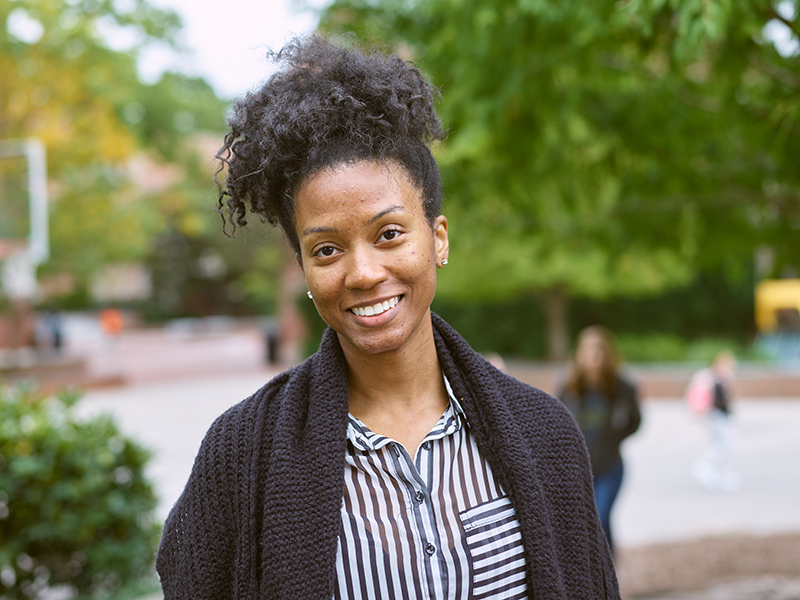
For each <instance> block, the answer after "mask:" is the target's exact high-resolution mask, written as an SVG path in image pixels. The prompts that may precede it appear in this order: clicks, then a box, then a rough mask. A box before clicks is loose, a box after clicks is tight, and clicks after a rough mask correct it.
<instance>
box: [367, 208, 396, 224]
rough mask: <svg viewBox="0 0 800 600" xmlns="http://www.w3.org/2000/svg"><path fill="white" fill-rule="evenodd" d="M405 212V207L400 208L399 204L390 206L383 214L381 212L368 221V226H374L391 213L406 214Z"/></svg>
mask: <svg viewBox="0 0 800 600" xmlns="http://www.w3.org/2000/svg"><path fill="white" fill-rule="evenodd" d="M405 211H406V209H405V208H404V207H403V206H400V205H399V204H394V205H392V206H389V207H388V208H384V209H383V210H382V211H381V212H379V213H378V214H377V215H375V216H374V217H372V218H371V219H370V220H369V221H367V224H368V225H372V224H373V223H374V222H375V221H377V220H379V219H380V218H381V217H385V216H386V215H388V214H389V213H393V212H405Z"/></svg>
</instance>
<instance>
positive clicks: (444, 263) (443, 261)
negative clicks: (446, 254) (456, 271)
mask: <svg viewBox="0 0 800 600" xmlns="http://www.w3.org/2000/svg"><path fill="white" fill-rule="evenodd" d="M446 265H447V259H446V258H443V259H442V266H443V267H444V266H446Z"/></svg>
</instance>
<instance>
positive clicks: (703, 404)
mask: <svg viewBox="0 0 800 600" xmlns="http://www.w3.org/2000/svg"><path fill="white" fill-rule="evenodd" d="M715 384H716V380H715V378H714V374H713V373H712V372H711V369H703V370H702V371H698V372H697V373H695V374H694V375H692V378H691V379H690V380H689V387H688V388H687V389H686V401H687V403H688V404H689V408H690V409H691V410H692V411H693V412H695V413H698V414H703V413H706V412H708V409H710V408H711V406H712V405H713V404H714V385H715Z"/></svg>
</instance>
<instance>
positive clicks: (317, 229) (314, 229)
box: [303, 227, 339, 237]
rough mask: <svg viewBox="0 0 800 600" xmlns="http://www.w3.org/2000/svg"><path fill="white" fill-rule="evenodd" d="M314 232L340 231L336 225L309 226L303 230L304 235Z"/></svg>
mask: <svg viewBox="0 0 800 600" xmlns="http://www.w3.org/2000/svg"><path fill="white" fill-rule="evenodd" d="M312 233H339V230H338V229H336V227H308V228H306V229H304V230H303V237H305V236H307V235H310V234H312Z"/></svg>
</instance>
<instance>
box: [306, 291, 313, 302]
mask: <svg viewBox="0 0 800 600" xmlns="http://www.w3.org/2000/svg"><path fill="white" fill-rule="evenodd" d="M306 295H307V296H308V297H309V298H311V299H312V300H313V299H314V296H312V295H311V292H310V291H308V292H306Z"/></svg>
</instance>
